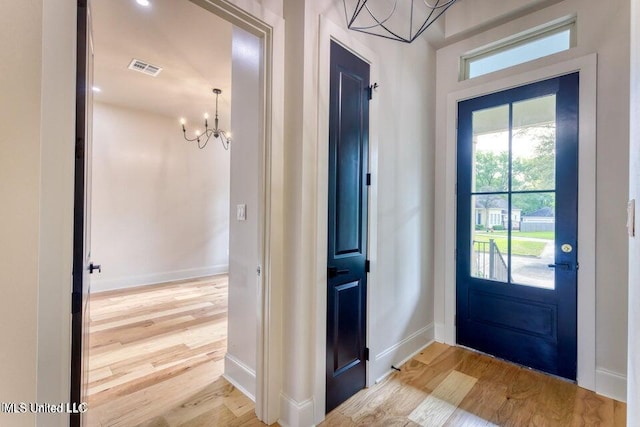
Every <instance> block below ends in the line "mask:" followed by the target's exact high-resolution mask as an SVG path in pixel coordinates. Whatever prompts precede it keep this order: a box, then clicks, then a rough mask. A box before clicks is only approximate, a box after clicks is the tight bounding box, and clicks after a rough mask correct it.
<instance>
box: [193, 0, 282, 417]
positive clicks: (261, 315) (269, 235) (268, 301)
mask: <svg viewBox="0 0 640 427" xmlns="http://www.w3.org/2000/svg"><path fill="white" fill-rule="evenodd" d="M191 1H192V2H193V3H196V4H198V5H200V6H202V7H203V8H205V9H207V10H209V11H211V12H213V13H215V14H217V15H218V16H220V17H222V18H223V19H226V20H227V21H229V22H231V23H232V24H234V25H236V26H238V27H240V28H242V29H244V30H245V31H248V32H250V33H252V34H254V35H255V36H257V37H258V38H259V39H261V42H262V58H261V62H262V64H261V69H262V76H261V79H262V96H261V102H262V110H263V116H262V117H263V128H262V135H263V141H264V144H263V148H262V152H261V154H260V157H261V168H260V169H261V170H260V175H261V179H262V186H261V188H260V194H259V200H260V203H259V213H258V215H259V217H260V222H259V229H258V235H259V239H258V240H259V242H260V246H259V248H258V253H259V256H260V260H259V262H260V264H259V266H257V267H258V268H259V269H260V272H259V274H258V276H257V284H256V285H257V286H256V289H257V290H258V295H257V299H258V313H257V322H258V325H257V326H258V327H257V330H258V334H257V335H258V337H257V342H256V349H257V351H256V372H255V379H256V395H255V404H256V415H257V417H258V419H260V420H261V421H264V422H266V423H267V424H273V423H275V422H276V421H277V420H278V419H279V418H280V392H281V390H282V366H281V365H282V364H281V360H282V342H283V339H282V311H283V307H282V304H283V302H282V284H283V283H284V270H283V264H282V259H283V258H284V247H283V234H284V223H283V221H282V218H283V206H284V193H283V191H282V189H283V187H284V174H283V170H284V134H283V131H284V98H283V97H282V96H280V94H282V93H284V49H285V46H284V30H285V26H284V19H283V18H282V17H281V16H278V15H276V14H275V13H273V12H270V11H269V10H268V9H265V8H264V7H263V6H262V5H261V4H259V3H258V2H256V1H255V0H231V1H232V3H233V4H232V3H230V2H228V1H225V0H191Z"/></svg>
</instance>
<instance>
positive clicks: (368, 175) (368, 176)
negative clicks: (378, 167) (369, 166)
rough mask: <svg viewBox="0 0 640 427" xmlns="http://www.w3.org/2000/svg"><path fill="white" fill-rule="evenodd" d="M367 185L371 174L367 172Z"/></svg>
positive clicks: (369, 183)
mask: <svg viewBox="0 0 640 427" xmlns="http://www.w3.org/2000/svg"><path fill="white" fill-rule="evenodd" d="M367 185H371V174H370V173H368V174H367Z"/></svg>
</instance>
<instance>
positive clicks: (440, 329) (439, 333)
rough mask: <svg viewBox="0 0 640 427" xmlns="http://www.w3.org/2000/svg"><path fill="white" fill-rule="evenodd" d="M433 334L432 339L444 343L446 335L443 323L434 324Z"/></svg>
mask: <svg viewBox="0 0 640 427" xmlns="http://www.w3.org/2000/svg"><path fill="white" fill-rule="evenodd" d="M434 329H435V333H434V339H435V340H436V341H438V342H442V343H444V342H446V337H447V334H446V332H445V326H444V323H438V322H436V323H435V328H434Z"/></svg>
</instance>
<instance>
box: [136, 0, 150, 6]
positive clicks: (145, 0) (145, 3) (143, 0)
mask: <svg viewBox="0 0 640 427" xmlns="http://www.w3.org/2000/svg"><path fill="white" fill-rule="evenodd" d="M136 3H138V4H139V5H140V6H145V7H147V6H149V5H151V3H149V0H136Z"/></svg>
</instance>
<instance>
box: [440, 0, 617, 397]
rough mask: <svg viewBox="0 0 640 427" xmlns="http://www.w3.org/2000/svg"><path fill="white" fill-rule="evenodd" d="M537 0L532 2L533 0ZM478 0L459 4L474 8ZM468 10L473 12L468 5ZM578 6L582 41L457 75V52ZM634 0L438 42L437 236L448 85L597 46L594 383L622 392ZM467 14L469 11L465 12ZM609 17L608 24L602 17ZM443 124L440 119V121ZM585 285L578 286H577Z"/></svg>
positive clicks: (461, 85) (582, 5) (566, 4)
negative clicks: (488, 70)
mask: <svg viewBox="0 0 640 427" xmlns="http://www.w3.org/2000/svg"><path fill="white" fill-rule="evenodd" d="M532 3H534V2H532ZM474 6H475V5H474V4H473V3H461V4H459V5H457V7H467V8H472V7H474ZM467 14H468V13H467ZM572 14H577V16H578V18H577V19H578V21H577V22H578V34H577V40H578V45H577V47H575V48H573V49H571V50H569V51H567V52H563V53H559V54H557V55H555V56H553V57H549V58H544V59H541V60H539V61H536V62H533V63H531V64H523V65H520V66H517V67H514V68H512V69H508V70H503V71H499V72H496V73H494V74H493V75H487V76H483V77H479V78H477V79H472V80H469V81H464V82H458V66H459V57H460V55H461V54H464V53H466V52H468V51H470V50H472V49H475V48H478V47H481V46H484V45H486V44H488V43H490V42H493V41H496V40H500V39H502V38H505V37H508V36H509V35H511V34H515V33H518V32H521V31H523V30H526V29H528V28H532V27H535V26H537V25H541V24H544V23H545V22H549V21H551V20H554V19H558V18H562V17H566V16H570V15H572ZM628 14H629V3H628V1H626V0H617V1H612V2H606V3H602V2H583V1H576V0H566V1H563V2H560V3H558V4H556V5H553V6H551V7H548V8H546V9H543V10H540V11H539V12H535V13H532V14H530V15H527V16H524V17H522V18H520V19H516V20H514V21H511V22H509V23H506V24H504V25H501V26H499V27H496V28H494V29H491V30H488V31H486V32H483V33H480V34H478V35H477V36H474V37H471V38H469V39H466V40H463V41H461V42H458V43H455V44H452V45H450V46H448V47H445V48H442V49H440V50H438V75H437V81H438V95H437V105H438V109H437V122H438V123H439V127H438V132H437V135H436V140H437V141H438V148H437V151H436V165H437V166H436V176H437V177H439V178H437V183H436V206H440V207H441V208H439V209H438V211H437V213H436V236H435V237H436V241H437V242H442V241H445V239H446V235H445V234H444V233H445V231H444V230H445V222H446V217H445V214H444V208H443V206H445V200H446V199H447V198H448V197H449V195H448V194H446V193H445V191H446V188H445V178H444V176H445V174H444V171H445V151H446V144H445V141H446V126H445V125H444V123H445V121H446V103H447V95H448V94H449V93H452V92H455V91H458V90H462V89H466V88H470V87H473V86H478V85H481V84H482V83H486V82H489V81H493V80H497V79H499V78H503V77H506V76H509V75H514V74H517V73H523V72H525V71H528V70H532V69H536V68H539V67H542V66H544V65H549V64H553V63H558V62H561V61H566V60H568V59H571V58H577V57H581V56H584V55H587V54H590V53H597V54H598V81H597V85H598V89H597V100H598V101H597V102H598V104H597V191H596V198H597V210H596V215H597V219H596V229H595V230H594V232H595V234H596V241H597V247H596V266H595V271H596V301H597V303H596V312H595V313H594V314H593V315H594V316H595V319H596V382H597V384H596V389H597V390H598V391H599V392H602V393H606V394H609V395H613V396H616V397H618V398H620V399H624V396H625V394H626V393H625V388H626V384H625V376H626V335H627V333H626V331H627V309H626V307H627V267H628V263H627V237H626V235H625V227H624V226H625V220H626V199H627V188H628V168H627V164H628V154H629V151H628V143H627V141H628V137H629V133H628V128H629V118H628V99H629V82H628V79H627V78H626V75H623V74H621V72H620V70H626V69H627V68H628V64H629V19H628ZM462 15H465V14H462ZM604 22H606V23H607V25H603V24H602V23H604ZM440 124H442V126H440ZM447 257H450V254H446V253H444V251H443V250H439V251H437V252H436V258H435V263H436V265H437V266H443V267H442V268H439V269H437V271H436V277H435V283H436V305H435V306H436V325H439V324H441V323H443V322H444V321H445V318H444V316H445V313H444V304H443V301H444V295H443V293H444V283H445V267H444V266H445V260H446V259H447ZM579 292H580V291H579Z"/></svg>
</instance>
